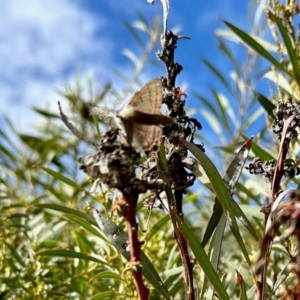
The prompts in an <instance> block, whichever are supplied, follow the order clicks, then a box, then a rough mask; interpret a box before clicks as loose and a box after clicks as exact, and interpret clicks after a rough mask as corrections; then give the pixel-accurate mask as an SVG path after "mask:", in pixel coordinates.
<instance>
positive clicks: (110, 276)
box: [90, 271, 124, 282]
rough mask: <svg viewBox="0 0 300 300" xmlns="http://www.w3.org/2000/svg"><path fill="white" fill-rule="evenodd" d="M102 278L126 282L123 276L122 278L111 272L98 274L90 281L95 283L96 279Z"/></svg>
mask: <svg viewBox="0 0 300 300" xmlns="http://www.w3.org/2000/svg"><path fill="white" fill-rule="evenodd" d="M102 278H104V279H114V280H119V281H124V278H123V277H122V276H120V275H119V274H117V273H113V272H110V271H103V272H100V273H98V274H97V275H95V276H94V277H92V278H91V279H90V282H92V281H94V280H95V279H102Z"/></svg>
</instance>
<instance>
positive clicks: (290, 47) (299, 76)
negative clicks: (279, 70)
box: [268, 10, 300, 88]
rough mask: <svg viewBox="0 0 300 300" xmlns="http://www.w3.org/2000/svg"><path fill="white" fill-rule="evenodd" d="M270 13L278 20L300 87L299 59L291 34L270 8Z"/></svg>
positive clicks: (295, 78) (274, 19) (295, 77)
mask: <svg viewBox="0 0 300 300" xmlns="http://www.w3.org/2000/svg"><path fill="white" fill-rule="evenodd" d="M268 15H269V16H270V17H271V19H273V21H275V22H276V24H277V26H278V28H279V31H280V34H281V36H282V39H283V42H284V44H285V47H286V50H287V53H288V55H289V58H290V61H291V64H292V66H293V71H294V80H295V81H296V82H297V84H298V87H299V88H300V67H299V60H298V59H297V56H296V53H295V50H294V47H293V45H292V42H291V39H290V37H289V34H288V32H287V29H286V28H285V27H284V26H283V25H282V22H281V20H280V19H279V18H278V17H277V16H275V15H274V14H273V13H272V12H271V11H270V10H269V11H268Z"/></svg>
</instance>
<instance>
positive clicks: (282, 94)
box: [0, 0, 300, 299]
mask: <svg viewBox="0 0 300 300" xmlns="http://www.w3.org/2000/svg"><path fill="white" fill-rule="evenodd" d="M264 4H265V5H266V6H263V3H259V4H257V3H256V1H253V3H251V6H250V8H249V16H250V20H251V22H250V23H251V24H252V28H250V29H249V30H248V32H247V33H245V32H243V31H241V30H240V29H238V28H236V27H235V26H234V21H233V22H232V23H231V20H228V21H227V20H226V21H223V22H224V24H225V25H226V26H225V27H223V29H220V30H218V31H217V32H216V38H217V40H218V45H219V50H220V52H219V55H220V56H223V59H224V60H226V61H228V62H230V63H231V66H232V69H231V71H230V72H229V73H226V74H225V73H224V72H223V71H222V68H221V67H220V66H217V65H215V64H214V61H213V58H210V57H208V58H201V61H199V66H198V68H199V72H200V71H201V70H203V68H204V67H206V68H207V69H208V70H209V71H210V72H212V73H213V74H214V75H215V80H216V82H211V83H210V92H211V93H210V94H207V95H203V94H200V93H199V92H197V90H196V89H195V91H194V95H191V96H194V97H195V98H196V100H197V101H198V102H195V103H194V107H191V108H188V110H189V109H191V111H194V112H196V117H197V118H198V120H199V121H200V122H201V123H202V124H203V125H204V126H203V129H202V131H201V132H199V133H198V134H199V135H198V139H199V142H203V144H204V146H205V148H206V153H207V155H208V156H209V157H210V158H211V159H212V160H213V161H214V163H215V165H216V166H217V168H218V170H219V172H220V173H221V174H222V173H223V172H224V171H225V170H226V168H227V167H228V165H229V163H230V161H231V160H232V159H233V157H234V152H235V151H237V150H238V149H239V147H240V146H241V145H242V143H243V142H244V140H245V137H247V136H249V135H252V134H253V135H255V139H254V144H253V148H252V152H251V153H250V159H251V158H253V157H254V156H259V157H261V158H262V159H267V158H269V157H274V158H276V157H277V155H278V145H279V144H278V142H277V141H276V140H275V138H274V137H273V135H272V133H271V125H270V124H271V122H272V118H273V117H272V109H273V108H274V105H276V103H277V102H278V100H279V99H284V98H286V97H290V96H291V97H294V98H295V99H298V98H299V84H300V80H299V74H300V72H299V64H298V61H299V36H300V35H299V32H298V26H299V24H298V20H299V3H298V1H295V2H294V1H287V2H286V3H285V4H283V3H280V2H278V1H273V0H272V1H268V3H266V2H265V3H264ZM266 7H267V8H268V11H265V10H264V9H265V8H266ZM159 20H160V17H158V18H157V19H155V20H153V21H151V20H148V19H147V17H146V16H144V15H143V14H142V13H139V14H138V15H137V19H136V20H135V21H133V22H132V21H131V20H126V21H124V25H125V27H126V28H127V29H128V30H129V31H130V32H131V34H132V35H133V37H134V38H135V40H136V43H137V44H138V45H139V46H140V50H141V51H140V53H139V54H136V53H133V52H132V50H130V49H125V50H124V51H123V53H124V55H126V56H127V57H128V58H129V59H130V60H131V61H132V74H130V75H128V74H123V73H122V72H121V71H118V75H119V77H120V81H123V82H124V89H123V90H115V89H114V87H113V84H112V83H107V84H103V86H102V89H101V90H100V91H99V90H96V88H95V86H98V84H97V85H96V84H95V79H93V78H92V77H91V78H87V79H85V78H81V77H80V71H79V72H78V74H77V76H76V79H75V81H74V84H72V85H71V84H70V85H67V86H66V88H65V90H63V91H61V93H62V94H63V96H64V97H65V101H66V103H68V106H69V109H68V110H67V111H66V114H67V115H68V116H69V117H70V120H71V121H72V123H73V124H74V125H76V127H77V128H78V129H80V131H81V132H84V133H85V134H86V135H87V136H89V137H90V138H98V135H97V126H98V124H95V123H93V119H92V118H91V117H90V116H89V107H90V106H105V104H107V103H108V101H109V103H110V104H113V105H115V104H117V103H120V101H122V100H123V99H125V98H128V97H129V96H130V95H132V94H133V92H134V91H135V90H137V89H138V87H140V86H141V84H142V82H141V80H140V74H141V72H142V71H143V70H145V69H148V68H149V67H151V65H153V64H156V65H157V64H158V62H157V61H152V60H151V59H150V54H153V51H154V50H155V49H156V48H157V45H158V43H159V37H160V33H161V24H160V21H159ZM229 22H230V23H229ZM224 28H225V29H224ZM124 30H125V29H124ZM236 44H238V45H239V47H236ZM233 46H234V47H233ZM180 47H181V46H180ZM184 47H188V46H186V45H185V46H184ZM235 51H239V58H240V57H242V61H240V59H239V60H238V59H237V57H238V56H237V55H236V53H235ZM151 57H152V58H153V55H152V56H151ZM179 63H180V62H179ZM183 67H184V66H183ZM162 75H163V74H162ZM217 82H218V84H216V83H217ZM199 84H201V83H200V82H199ZM217 86H218V88H217ZM189 96H190V95H189ZM33 109H34V110H35V112H36V113H37V114H39V115H42V116H43V117H44V122H43V123H41V124H38V127H37V128H36V133H35V134H34V135H33V134H32V135H29V134H27V135H25V134H20V133H19V132H17V131H16V130H15V128H14V126H13V124H12V122H11V120H10V119H9V118H8V117H5V120H6V124H7V129H6V130H5V131H4V130H2V129H0V164H1V173H0V210H1V214H0V230H1V234H0V239H1V243H0V299H88V298H91V299H125V298H126V297H127V299H128V298H130V299H132V298H134V297H135V296H136V294H135V289H134V284H133V282H132V278H131V275H130V271H129V270H128V269H127V265H126V260H125V259H124V258H123V257H122V256H121V254H120V253H119V251H117V249H115V248H114V247H113V246H111V244H110V243H109V242H107V240H106V238H105V237H104V235H103V234H102V233H101V232H100V231H99V230H98V229H97V226H96V223H95V221H94V219H93V217H92V216H91V207H97V208H98V209H101V210H102V211H103V212H104V213H105V215H106V216H107V217H109V218H111V219H112V220H113V221H114V222H116V223H117V224H118V225H119V226H120V227H124V223H123V222H122V220H120V219H118V217H116V216H115V215H113V214H112V212H111V207H112V205H113V201H114V200H115V199H117V198H118V192H117V191H114V190H108V189H107V188H106V187H105V186H104V185H102V184H101V183H99V185H98V187H97V189H96V191H95V192H93V193H91V194H90V193H89V192H88V191H89V190H90V188H91V186H92V183H93V182H92V181H91V180H90V179H89V178H87V176H86V175H85V174H83V172H81V171H80V170H79V169H78V161H77V160H78V157H82V156H85V155H88V154H91V153H93V152H94V150H95V149H93V148H92V147H91V146H90V145H87V144H85V143H83V142H81V141H79V140H78V139H77V138H76V137H74V136H73V135H72V134H71V133H70V131H69V130H68V129H67V128H65V127H64V124H63V123H62V122H61V120H60V117H59V114H58V110H57V112H54V113H53V112H49V111H47V110H46V109H44V108H38V107H34V108H33ZM103 126H104V125H102V124H101V125H100V127H99V130H100V132H104V130H105V127H103ZM298 150H299V146H298V142H295V143H294V146H293V148H292V149H291V155H292V156H293V155H294V156H296V155H297V154H298ZM288 184H295V182H294V181H293V180H289V181H288V180H287V181H286V182H284V183H282V186H283V187H284V186H287V185H288ZM267 194H268V190H267V186H266V185H265V184H264V182H263V181H262V180H261V178H260V177H253V176H249V174H248V173H247V172H243V174H242V176H241V178H240V180H239V183H238V185H237V187H236V190H235V193H234V199H235V200H236V201H237V203H238V204H240V206H241V207H242V209H243V211H244V212H245V214H246V215H247V217H249V219H250V221H251V222H252V224H253V226H254V227H255V228H256V230H257V232H258V234H259V235H262V232H263V229H264V224H263V215H262V213H260V212H259V207H260V206H261V205H262V204H263V203H264V201H265V197H266V195H267ZM151 197H153V195H147V196H144V198H143V199H141V201H140V203H139V212H138V221H139V225H140V228H141V229H142V230H141V231H140V240H141V241H144V244H143V246H142V250H143V251H144V253H145V254H146V255H147V256H148V258H149V259H150V261H151V262H152V264H153V265H154V266H155V268H156V270H157V271H158V273H159V274H160V276H161V278H162V280H163V281H164V282H165V286H166V287H167V288H168V290H169V292H170V295H172V296H173V297H174V299H183V298H184V295H185V292H184V282H183V279H182V265H181V261H180V257H179V254H178V249H177V247H176V243H175V241H174V238H173V230H172V226H171V223H170V219H169V217H168V214H167V213H166V212H165V211H164V210H163V209H161V207H159V206H158V207H156V208H154V209H152V211H151V212H150V211H149V209H148V207H147V200H149V199H150V198H151ZM213 199H214V195H213V194H211V193H210V192H208V191H207V190H206V189H205V187H204V186H202V185H201V184H200V185H197V187H193V188H191V189H190V191H189V193H188V194H187V195H186V198H185V204H184V208H185V211H186V215H185V217H186V219H187V220H188V221H189V223H190V226H191V228H192V229H193V232H194V234H195V235H196V236H197V237H199V243H200V242H201V239H202V236H203V234H204V232H205V230H206V226H207V224H208V220H209V218H210V216H211V214H212V205H213ZM241 234H242V237H243V240H244V243H245V245H246V247H247V251H248V255H249V257H250V258H251V260H252V262H253V263H254V262H255V259H256V257H257V254H258V252H259V243H258V242H257V241H255V240H254V239H253V237H252V236H251V235H250V234H249V232H248V231H246V230H244V227H243V226H241ZM274 248H275V249H276V250H277V252H276V264H274V265H273V267H272V268H271V271H270V274H269V277H268V278H269V279H270V281H269V282H268V284H269V289H268V295H269V296H270V295H272V293H273V292H274V293H280V291H281V290H280V288H279V289H277V290H275V286H276V285H275V282H276V278H277V277H278V276H279V274H280V272H281V271H282V270H284V266H285V263H286V261H285V257H286V256H285V253H286V251H287V250H286V248H285V247H283V246H282V244H281V243H280V241H278V243H277V244H276V243H275V245H274ZM207 250H208V251H211V249H209V245H208V246H207ZM274 256H275V255H274ZM273 258H274V257H273ZM235 269H236V270H238V271H239V272H240V273H241V274H242V276H243V279H244V284H245V286H246V290H247V293H248V294H247V297H248V299H253V294H254V292H255V287H254V280H253V278H252V273H251V269H250V268H249V266H248V265H247V264H246V263H245V261H244V257H243V255H242V254H241V251H240V249H239V248H238V247H237V244H236V241H235V240H234V238H233V237H232V235H231V232H230V231H229V230H226V231H225V233H224V236H223V239H222V246H221V250H220V253H219V262H218V264H217V272H218V274H219V276H220V278H221V281H222V283H223V284H224V287H225V288H226V290H227V292H228V295H230V297H232V298H240V299H242V298H241V294H242V290H243V289H242V285H241V284H240V285H239V284H238V283H237V281H236V271H235ZM194 270H195V272H194V273H195V286H196V287H197V293H198V297H199V299H200V297H202V299H213V298H214V295H213V292H212V290H211V289H209V287H208V286H205V285H203V282H204V274H203V272H202V271H201V269H200V267H199V266H198V265H197V264H196V265H195V267H194ZM293 280H294V278H293V275H292V274H291V275H289V278H288V280H286V277H285V281H286V284H290V285H292V286H293V282H294V281H293ZM202 287H204V288H203V290H202ZM276 288H277V287H276ZM200 295H201V296H200ZM251 295H252V296H251ZM151 297H152V299H161V298H162V296H161V295H159V293H158V292H157V291H156V290H155V289H153V290H152V294H151ZM244 299H247V298H244Z"/></svg>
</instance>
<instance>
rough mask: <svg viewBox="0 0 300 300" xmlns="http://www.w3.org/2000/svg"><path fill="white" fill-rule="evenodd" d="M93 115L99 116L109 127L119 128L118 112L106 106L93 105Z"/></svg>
mask: <svg viewBox="0 0 300 300" xmlns="http://www.w3.org/2000/svg"><path fill="white" fill-rule="evenodd" d="M91 115H95V116H97V117H98V118H99V119H100V120H101V121H102V122H103V123H104V124H106V125H107V126H108V127H110V128H112V129H115V128H118V125H117V120H116V119H117V116H116V113H115V112H114V111H113V110H111V109H109V108H106V107H92V109H91Z"/></svg>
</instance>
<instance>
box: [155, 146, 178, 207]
mask: <svg viewBox="0 0 300 300" xmlns="http://www.w3.org/2000/svg"><path fill="white" fill-rule="evenodd" d="M158 158H159V164H160V167H161V170H162V171H164V172H166V173H169V168H168V162H167V159H166V151H165V146H164V143H160V148H159V152H158ZM165 190H166V195H167V199H168V203H169V206H171V205H172V203H174V199H173V193H172V189H171V185H170V183H169V182H167V184H166V187H165Z"/></svg>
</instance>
